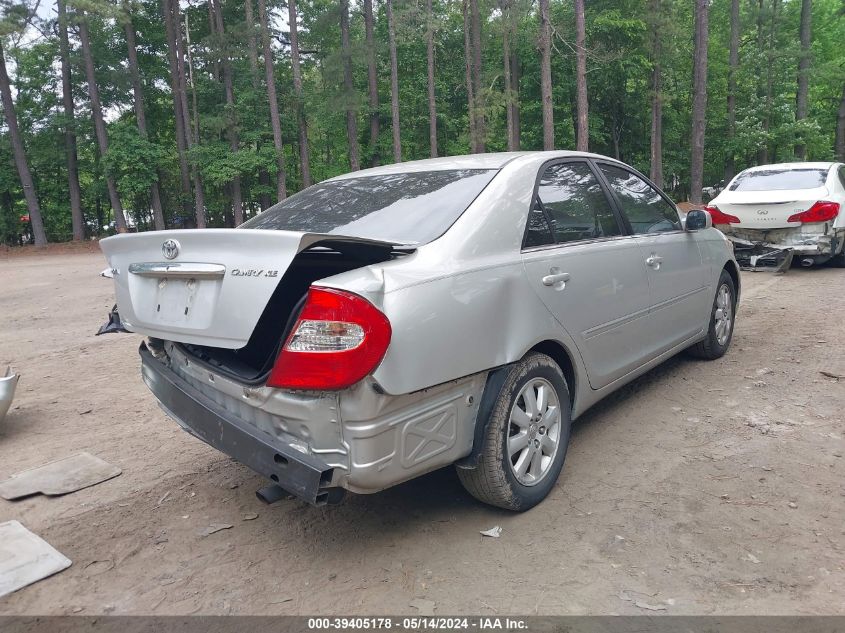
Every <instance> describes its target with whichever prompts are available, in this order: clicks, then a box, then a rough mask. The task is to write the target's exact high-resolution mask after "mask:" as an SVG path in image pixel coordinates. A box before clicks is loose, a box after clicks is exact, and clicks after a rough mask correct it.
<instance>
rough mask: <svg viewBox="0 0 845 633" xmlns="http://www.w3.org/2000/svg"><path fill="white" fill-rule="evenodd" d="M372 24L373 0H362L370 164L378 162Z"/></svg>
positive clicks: (376, 93) (377, 124)
mask: <svg viewBox="0 0 845 633" xmlns="http://www.w3.org/2000/svg"><path fill="white" fill-rule="evenodd" d="M374 30H375V29H374V25H373V0H364V31H365V33H366V38H367V91H368V93H369V97H370V145H369V150H370V166H371V167H375V166H376V165H378V164H379V162H380V161H379V152H378V137H379V123H380V122H379V107H378V70H377V68H376V45H375V35H374V34H373V32H374Z"/></svg>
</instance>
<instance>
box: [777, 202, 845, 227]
mask: <svg viewBox="0 0 845 633" xmlns="http://www.w3.org/2000/svg"><path fill="white" fill-rule="evenodd" d="M837 215H839V203H838V202H827V201H826V200H819V201H818V202H816V203H815V204H814V205H813V206H812V207H810V208H809V209H807V210H806V211H802V212H801V213H795V214H793V215H790V216H789V219H788V220H787V222H827V221H829V220H832V219H833V218H835V217H836V216H837Z"/></svg>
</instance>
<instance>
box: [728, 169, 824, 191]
mask: <svg viewBox="0 0 845 633" xmlns="http://www.w3.org/2000/svg"><path fill="white" fill-rule="evenodd" d="M825 180H827V170H826V169H757V170H754V171H747V172H744V173H742V174H740V175H739V176H737V177H736V180H734V181H733V182H732V183H731V186H730V190H731V191H784V190H787V189H815V188H816V187H821V186H822V185H824V183H825Z"/></svg>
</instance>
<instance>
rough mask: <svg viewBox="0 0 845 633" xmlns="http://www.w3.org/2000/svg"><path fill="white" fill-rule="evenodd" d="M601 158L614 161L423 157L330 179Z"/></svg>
mask: <svg viewBox="0 0 845 633" xmlns="http://www.w3.org/2000/svg"><path fill="white" fill-rule="evenodd" d="M570 157H583V158H601V159H604V160H613V159H612V158H608V157H607V156H600V155H599V154H591V153H589V152H573V151H567V150H554V151H546V152H492V153H489V154H466V155H463V156H445V157H443V158H427V159H424V160H412V161H408V162H405V163H394V164H391V165H382V166H380V167H372V168H370V169H362V170H360V171H353V172H349V173H347V174H343V175H341V176H336V177H334V178H331V179H330V180H344V179H346V178H359V177H362V176H380V175H382V174H404V173H410V172H419V171H445V170H450V169H501V168H502V167H504V166H505V165H507V164H508V163H509V162H511V161H512V160H515V159H517V158H534V159H536V160H538V162H545V161H546V160H551V159H554V158H570Z"/></svg>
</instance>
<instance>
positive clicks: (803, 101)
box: [795, 0, 813, 160]
mask: <svg viewBox="0 0 845 633" xmlns="http://www.w3.org/2000/svg"><path fill="white" fill-rule="evenodd" d="M812 20H813V1H812V0H801V26H800V29H799V32H800V39H801V54H800V56H799V57H798V92H797V94H796V96H795V120H796V121H803V120H804V119H806V118H807V110H808V108H807V98H808V95H809V91H810V31H811V25H812ZM806 157H807V146H806V145H805V144H804V143H803V142H798V143H796V144H795V158H797V159H798V160H804V159H805V158H806Z"/></svg>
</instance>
